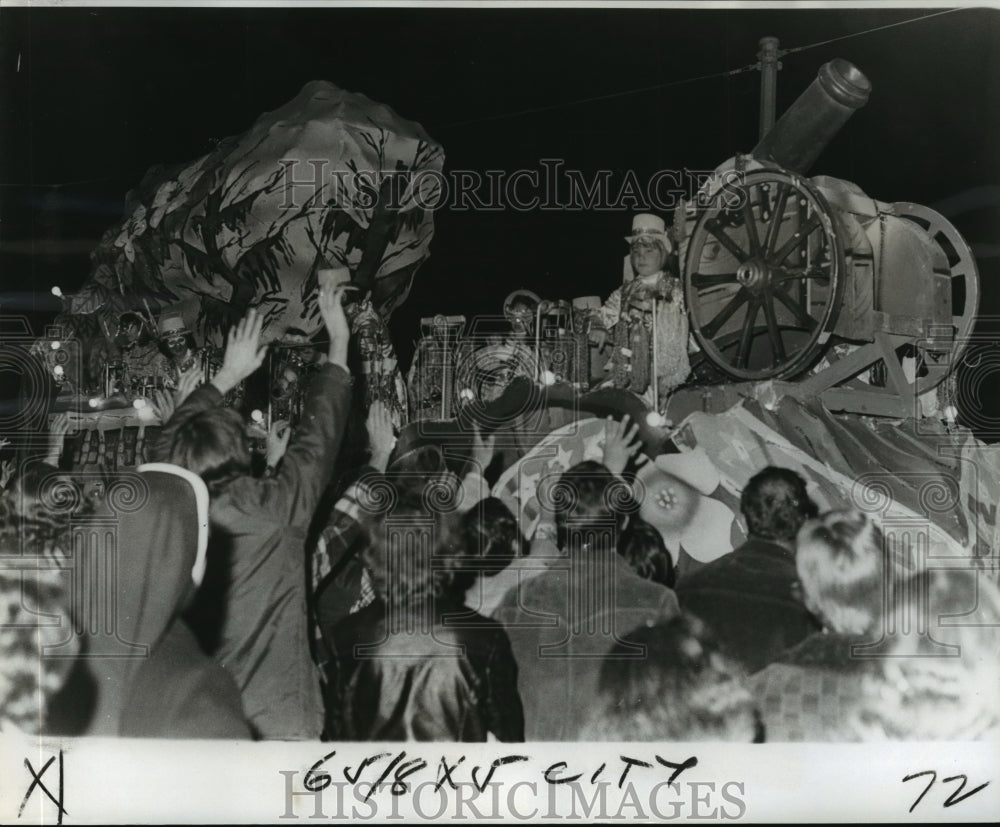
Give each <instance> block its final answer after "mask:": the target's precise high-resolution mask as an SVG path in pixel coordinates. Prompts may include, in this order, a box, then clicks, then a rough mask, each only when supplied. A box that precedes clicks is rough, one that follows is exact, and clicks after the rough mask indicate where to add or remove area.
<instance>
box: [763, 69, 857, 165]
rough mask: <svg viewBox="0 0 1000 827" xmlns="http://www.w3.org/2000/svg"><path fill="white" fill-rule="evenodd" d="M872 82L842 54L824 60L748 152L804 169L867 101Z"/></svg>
mask: <svg viewBox="0 0 1000 827" xmlns="http://www.w3.org/2000/svg"><path fill="white" fill-rule="evenodd" d="M871 91H872V85H871V82H870V81H869V80H868V78H867V77H865V75H864V73H862V71H861V70H860V69H858V68H857V67H856V66H855V65H854V64H852V63H849V62H848V61H846V60H842V59H841V58H836V59H834V60H831V61H830V62H829V63H824V64H823V65H822V66H821V67H820V69H819V73H818V75H817V77H816V80H814V81H813V82H812V83H811V84H810V85H809V87H808V88H807V89H806V90H805V91H804V92H803V93H802V94H801V95H799V97H798V99H797V100H796V101H795V103H793V104H792V105H791V106H790V107H789V108H788V109H787V110H786V111H785V113H784V114H783V115H782V116H781V118H779V119H778V122H777V123H776V124H775V125H774V126H773V127H772V128H771V129H770V130H769V131H768V133H767V134H766V135H765V136H764V137H763V138H761V139H760V143H758V144H757V146H755V147H754V148H753V151H752V152H751V153H750V154H751V155H752V156H753V157H754V158H756V159H757V160H759V161H773V162H774V163H776V164H778V165H779V166H782V167H784V168H785V169H787V170H790V171H791V172H798V173H805V172H806V171H807V170H808V169H809V167H811V166H812V165H813V162H814V161H815V160H816V158H818V157H819V154H820V153H821V152H822V151H823V150H824V149H825V148H826V145H827V144H828V143H830V141H831V140H832V139H833V136H834V135H836V134H837V133H838V132H839V131H840V128H841V127H842V126H843V125H844V124H845V123H847V119H848V118H850V117H851V115H853V114H854V112H855V110H857V109H860V108H861V107H862V106H864V105H865V104H866V103H867V102H868V96H869V95H870V94H871Z"/></svg>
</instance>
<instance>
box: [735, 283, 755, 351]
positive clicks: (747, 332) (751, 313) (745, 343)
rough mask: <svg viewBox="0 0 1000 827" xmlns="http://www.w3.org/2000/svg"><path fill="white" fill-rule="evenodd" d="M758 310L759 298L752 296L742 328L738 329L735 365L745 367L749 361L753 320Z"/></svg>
mask: <svg viewBox="0 0 1000 827" xmlns="http://www.w3.org/2000/svg"><path fill="white" fill-rule="evenodd" d="M759 312H760V299H758V298H756V297H755V298H753V299H751V301H750V306H749V307H747V316H746V318H745V319H744V320H743V328H742V329H741V330H740V345H739V350H737V351H736V367H738V368H746V366H747V363H748V362H749V361H750V348H751V347H752V346H753V329H754V322H756V321H757V314H758V313H759Z"/></svg>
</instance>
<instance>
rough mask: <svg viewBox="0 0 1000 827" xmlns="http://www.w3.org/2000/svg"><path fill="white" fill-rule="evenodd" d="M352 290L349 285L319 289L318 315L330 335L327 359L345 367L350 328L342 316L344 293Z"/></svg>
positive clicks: (345, 318) (345, 317)
mask: <svg viewBox="0 0 1000 827" xmlns="http://www.w3.org/2000/svg"><path fill="white" fill-rule="evenodd" d="M348 289H354V287H353V285H351V284H338V285H337V286H336V287H333V288H329V287H321V288H320V289H319V313H320V316H322V317H323V324H324V325H325V326H326V332H327V333H328V334H329V335H330V350H329V352H328V353H327V357H328V358H329V360H330V361H331V362H333V363H334V364H335V365H340V366H341V367H342V368H346V367H347V344H348V342H349V341H350V339H351V327H350V325H349V324H348V322H347V316H345V315H344V305H343V299H344V293H345V291H347V290H348Z"/></svg>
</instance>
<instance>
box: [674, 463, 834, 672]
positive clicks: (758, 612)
mask: <svg viewBox="0 0 1000 827" xmlns="http://www.w3.org/2000/svg"><path fill="white" fill-rule="evenodd" d="M741 508H742V510H743V514H744V517H745V518H746V520H747V526H748V529H749V532H750V539H749V540H748V541H747V542H746V543H744V544H743V545H742V546H740V547H739V548H738V549H736V550H734V551H733V552H732V553H731V554H727V555H725V556H724V557H720V558H719V559H718V560H715V561H713V562H712V563H709V564H708V565H706V566H704V567H703V568H700V569H699V570H698V571H696V572H694V573H692V574H690V575H688V576H686V577H682V578H681V579H680V580H679V581H678V582H677V586H676V590H677V599H678V600H679V601H680V605H681V608H682V609H684V611H686V612H691V613H692V614H695V615H697V616H698V617H700V618H701V619H702V620H703V621H705V622H706V623H707V624H708V625H709V626H710V627H711V629H712V631H713V632H714V633H715V634H716V635H717V636H718V638H719V639H720V640H721V641H722V644H723V646H724V648H725V649H726V651H727V652H728V653H729V654H730V655H731V656H732V657H734V658H736V659H737V660H738V661H739V662H740V663H741V664H742V665H743V668H744V670H745V672H746V673H747V674H753V673H755V672H757V671H759V670H760V669H763V668H764V667H765V666H766V665H767V664H768V663H771V662H772V661H774V660H775V659H777V658H778V657H779V656H780V655H781V654H782V653H783V652H785V651H786V650H788V649H789V648H791V647H792V646H794V645H796V644H797V643H799V642H800V641H801V640H803V639H804V638H805V637H807V636H808V635H810V634H812V633H813V632H816V631H819V629H820V626H819V623H818V621H817V620H816V619H815V618H814V617H813V615H812V614H811V613H810V612H809V610H808V609H807V608H806V606H805V604H804V603H803V602H802V597H801V591H800V587H799V583H798V573H797V571H796V569H795V545H794V541H795V535H796V532H798V530H799V528H800V527H801V525H802V523H803V522H805V520H806V519H807V518H808V517H810V516H815V512H816V507H815V504H814V503H812V501H811V500H810V499H809V497H808V495H807V493H806V490H805V481H804V480H802V478H801V477H800V476H799V475H798V474H796V473H795V472H794V471H790V470H788V469H783V468H773V467H772V468H766V469H765V470H764V471H761V472H760V473H759V474H757V475H755V476H754V477H753V478H752V479H751V480H750V481H749V482H748V483H747V486H746V488H745V489H744V492H743V496H742V500H741Z"/></svg>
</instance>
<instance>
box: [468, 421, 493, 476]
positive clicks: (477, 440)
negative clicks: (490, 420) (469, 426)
mask: <svg viewBox="0 0 1000 827" xmlns="http://www.w3.org/2000/svg"><path fill="white" fill-rule="evenodd" d="M473 427H474V428H475V431H474V436H473V439H472V454H471V456H470V457H469V459H470V460H471V461H472V465H473V468H475V470H477V471H479V472H480V473H482V472H483V471H485V470H486V468H487V466H488V465H489V464H490V463H491V462H493V451H494V446H495V445H496V434H490V435H489V436H488V437H486V439H483V435H482V433H481V432H480V430H479V426H478V425H474V426H473Z"/></svg>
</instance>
